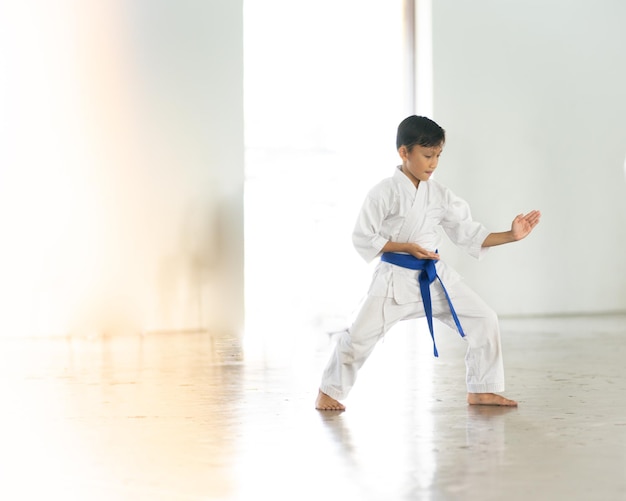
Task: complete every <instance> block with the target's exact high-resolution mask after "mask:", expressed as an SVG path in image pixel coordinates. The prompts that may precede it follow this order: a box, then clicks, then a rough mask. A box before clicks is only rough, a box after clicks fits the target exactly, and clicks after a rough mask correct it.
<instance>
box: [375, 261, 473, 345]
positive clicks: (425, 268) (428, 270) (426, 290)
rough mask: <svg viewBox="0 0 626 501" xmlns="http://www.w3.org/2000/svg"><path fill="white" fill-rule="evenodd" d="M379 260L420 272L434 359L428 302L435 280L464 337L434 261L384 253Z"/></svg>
mask: <svg viewBox="0 0 626 501" xmlns="http://www.w3.org/2000/svg"><path fill="white" fill-rule="evenodd" d="M380 260H381V261H385V262H386V263H390V264H395V265H396V266H401V267H402V268H409V269H411V270H421V271H422V272H421V273H420V274H419V277H418V281H419V285H420V291H421V292H422V300H423V301H424V312H425V313H426V320H427V321H428V329H429V330H430V337H431V338H432V339H433V348H434V351H435V356H436V357H438V356H439V353H438V352H437V345H436V344H435V333H434V330H433V306H432V303H431V300H430V284H432V283H433V282H434V281H435V278H436V279H438V280H439V283H440V284H441V288H442V289H443V292H444V293H445V295H446V299H447V300H448V305H449V306H450V313H452V318H453V319H454V323H455V324H456V327H457V329H458V330H459V334H461V337H465V333H464V332H463V328H462V327H461V322H459V317H457V315H456V311H454V307H453V306H452V301H450V296H449V295H448V291H447V290H446V288H445V287H444V285H443V282H442V281H441V278H439V275H437V268H436V267H435V261H434V260H433V259H418V258H416V257H415V256H411V255H410V254H397V253H395V252H384V253H383V254H382V256H381V257H380Z"/></svg>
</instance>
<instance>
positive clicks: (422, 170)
mask: <svg viewBox="0 0 626 501" xmlns="http://www.w3.org/2000/svg"><path fill="white" fill-rule="evenodd" d="M442 151H443V145H442V144H441V145H439V146H431V147H427V146H420V145H418V144H416V145H415V146H413V148H411V151H409V150H408V148H407V147H406V146H400V148H399V149H398V153H399V154H400V158H402V172H404V174H406V175H407V176H408V177H409V179H410V180H411V181H413V184H414V185H415V186H417V184H418V182H419V181H428V180H429V179H430V176H432V175H433V172H435V169H436V168H437V164H438V163H439V156H440V155H441V152H442Z"/></svg>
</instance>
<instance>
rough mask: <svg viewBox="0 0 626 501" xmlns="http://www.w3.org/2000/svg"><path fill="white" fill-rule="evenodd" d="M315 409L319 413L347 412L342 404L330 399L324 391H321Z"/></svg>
mask: <svg viewBox="0 0 626 501" xmlns="http://www.w3.org/2000/svg"><path fill="white" fill-rule="evenodd" d="M315 408H316V409H317V410H318V411H345V410H346V406H345V405H343V404H340V403H339V402H337V400H335V399H334V398H332V397H329V396H328V395H326V393H324V392H323V391H322V390H319V393H318V394H317V398H316V399H315Z"/></svg>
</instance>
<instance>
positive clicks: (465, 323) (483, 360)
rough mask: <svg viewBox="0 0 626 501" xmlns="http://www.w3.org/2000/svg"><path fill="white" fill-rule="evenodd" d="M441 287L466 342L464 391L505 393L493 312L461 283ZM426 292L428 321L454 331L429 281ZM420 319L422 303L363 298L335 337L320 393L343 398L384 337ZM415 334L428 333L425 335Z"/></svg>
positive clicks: (446, 308) (444, 302) (440, 295)
mask: <svg viewBox="0 0 626 501" xmlns="http://www.w3.org/2000/svg"><path fill="white" fill-rule="evenodd" d="M446 289H447V291H448V294H449V295H450V299H451V301H452V304H453V305H454V309H455V311H456V313H457V316H458V318H459V321H460V323H461V326H462V327H463V331H464V333H465V337H464V338H462V339H465V340H466V342H467V344H468V346H467V353H466V355H465V367H466V385H467V391H468V393H493V392H501V391H504V366H503V361H502V347H501V343H500V327H499V323H498V317H497V315H496V313H495V312H494V311H493V310H492V309H491V308H490V307H489V306H488V305H487V304H486V303H485V302H484V301H483V300H482V299H481V298H480V297H479V296H478V295H477V294H476V293H475V292H474V291H472V290H471V289H470V288H469V287H468V286H466V285H465V284H464V283H463V282H462V281H459V282H457V283H454V284H452V285H451V286H448V285H447V284H446ZM430 290H431V296H432V308H433V318H436V319H438V320H440V321H441V322H443V323H444V324H446V325H447V326H449V327H450V328H452V329H454V330H455V331H456V330H457V328H456V325H455V323H454V320H453V318H452V314H451V313H450V307H449V305H448V302H447V300H446V297H445V295H444V293H443V290H442V288H441V284H439V283H438V282H437V281H435V282H433V284H432V285H431V289H430ZM424 316H425V313H424V304H423V303H422V302H421V301H417V302H414V303H408V304H398V303H396V301H395V300H394V299H393V298H389V297H376V296H367V298H366V299H365V301H364V303H363V305H362V307H361V309H360V311H359V313H358V315H357V317H356V319H355V320H354V323H353V324H352V326H351V327H350V329H348V330H347V331H345V332H342V333H341V334H340V335H339V337H338V339H337V343H336V345H335V347H334V351H333V353H332V355H331V357H330V359H329V361H328V364H327V366H326V368H325V370H324V373H323V375H322V383H321V385H320V390H322V391H323V392H324V393H326V394H327V395H329V396H331V397H332V398H334V399H336V400H341V399H344V398H346V397H347V396H348V393H349V392H350V390H351V389H352V387H353V386H354V383H355V381H356V378H357V373H358V371H359V369H360V368H361V366H362V365H363V364H364V363H365V361H366V360H367V357H369V355H370V354H371V353H372V351H373V350H374V347H375V346H376V344H377V343H378V341H379V340H380V339H381V338H382V337H383V336H384V335H385V333H386V332H387V331H388V330H389V329H391V327H393V326H394V325H395V324H397V323H398V322H399V321H401V320H409V319H414V318H422V317H424ZM436 327H437V326H436V325H435V339H436V334H437V332H436V331H437V328H436ZM417 334H418V333H417V332H416V335H417ZM419 334H423V335H428V332H420V333H419Z"/></svg>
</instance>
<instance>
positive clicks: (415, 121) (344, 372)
mask: <svg viewBox="0 0 626 501" xmlns="http://www.w3.org/2000/svg"><path fill="white" fill-rule="evenodd" d="M444 143H445V131H444V130H443V129H442V128H441V127H440V126H439V125H437V124H436V123H435V122H433V121H432V120H430V119H428V118H426V117H419V116H410V117H408V118H406V119H405V120H403V121H402V122H401V123H400V125H399V126H398V135H397V139H396V146H397V149H398V153H399V155H400V158H401V159H402V165H401V166H398V167H397V169H396V170H395V172H394V173H393V176H392V177H389V178H387V179H384V180H383V181H381V182H380V183H379V184H377V185H376V186H374V187H373V188H372V189H371V190H370V192H369V193H368V195H367V197H366V199H365V202H364V203H363V206H362V208H361V212H360V213H359V216H358V219H357V222H356V225H355V228H354V232H353V236H352V238H353V243H354V246H355V248H356V250H357V252H358V253H359V254H360V255H361V257H363V259H365V260H366V261H368V262H370V261H372V260H373V259H375V258H380V262H379V264H378V266H377V268H376V270H375V272H374V276H373V279H372V283H371V285H370V289H369V292H368V295H367V298H366V299H365V302H364V303H363V306H362V307H361V310H360V312H359V314H358V315H357V317H356V319H355V321H354V323H353V324H352V326H351V327H350V329H349V330H348V331H346V332H344V333H342V334H341V336H340V337H339V339H338V340H337V344H336V346H335V349H334V352H333V353H332V355H331V357H330V360H329V361H328V364H327V366H326V369H325V370H324V373H323V376H322V382H321V385H320V388H319V393H318V396H317V399H316V402H315V407H316V409H318V410H340V411H343V410H345V406H344V405H343V404H341V403H340V402H339V400H341V399H344V398H346V396H347V395H348V393H349V391H350V390H351V389H352V386H353V385H354V382H355V380H356V377H357V372H358V370H359V369H360V368H361V366H362V365H363V363H364V362H365V360H366V359H367V357H368V356H369V355H370V353H371V352H372V350H373V349H374V346H375V345H376V343H377V342H378V341H379V340H380V339H381V338H382V337H383V336H384V334H385V333H386V332H387V331H388V330H389V329H390V328H391V327H393V326H394V325H395V324H396V323H398V322H399V321H400V320H405V319H411V318H418V317H423V316H424V315H426V318H427V320H428V324H429V329H430V333H431V336H432V338H433V344H434V343H435V338H434V334H433V327H432V319H433V318H437V319H439V320H440V321H442V322H444V323H445V324H446V325H448V326H450V327H451V328H453V329H455V330H458V331H459V333H460V334H461V336H463V337H465V339H466V340H467V343H468V348H467V354H466V356H465V364H466V368H467V376H466V384H467V391H468V394H467V402H468V403H469V404H471V405H501V406H516V405H517V402H515V401H514V400H509V399H508V398H505V397H503V396H501V395H498V394H497V393H496V392H502V391H504V368H503V363H502V352H501V346H500V330H499V325H498V318H497V316H496V314H495V312H494V311H493V310H492V309H491V308H490V307H489V306H487V305H486V304H485V303H484V301H483V300H482V299H480V297H478V296H477V295H476V294H475V293H474V292H473V291H472V290H471V289H470V288H469V287H467V286H466V285H465V284H464V283H463V282H462V281H461V279H460V277H459V275H458V274H457V273H456V272H455V271H454V270H453V269H452V268H451V267H450V266H448V265H446V263H445V262H444V261H442V260H440V259H439V254H438V253H437V247H438V244H439V240H440V235H439V233H438V232H437V227H441V228H443V230H444V232H445V233H446V234H447V236H448V237H449V238H450V240H452V242H454V243H455V244H456V245H457V246H458V247H460V248H462V249H464V250H465V251H466V252H468V253H469V254H470V255H472V256H474V257H476V258H481V257H482V256H483V254H484V253H485V252H486V250H487V248H488V247H493V246H496V245H501V244H505V243H509V242H516V241H518V240H521V239H522V238H524V237H526V236H527V235H528V234H529V233H530V232H531V231H532V230H533V228H534V227H535V226H536V225H537V224H538V223H539V219H540V217H541V214H540V212H539V211H531V212H529V213H528V214H526V215H523V214H520V215H518V216H516V217H515V219H514V220H513V223H512V224H511V229H510V230H509V231H504V232H499V233H490V232H489V231H488V230H487V229H486V228H485V227H484V226H483V225H482V224H480V223H478V222H476V221H473V220H472V216H471V214H470V209H469V206H468V204H467V203H466V202H465V201H464V200H462V199H461V198H459V197H457V196H456V195H455V194H454V193H452V192H451V191H450V190H449V189H447V188H446V187H444V186H443V185H441V184H440V183H438V182H437V181H435V180H432V179H430V178H431V176H432V174H433V172H434V171H435V169H436V168H437V164H438V162H439V156H440V155H441V152H442V149H443V146H444ZM434 351H435V356H437V347H436V345H434Z"/></svg>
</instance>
